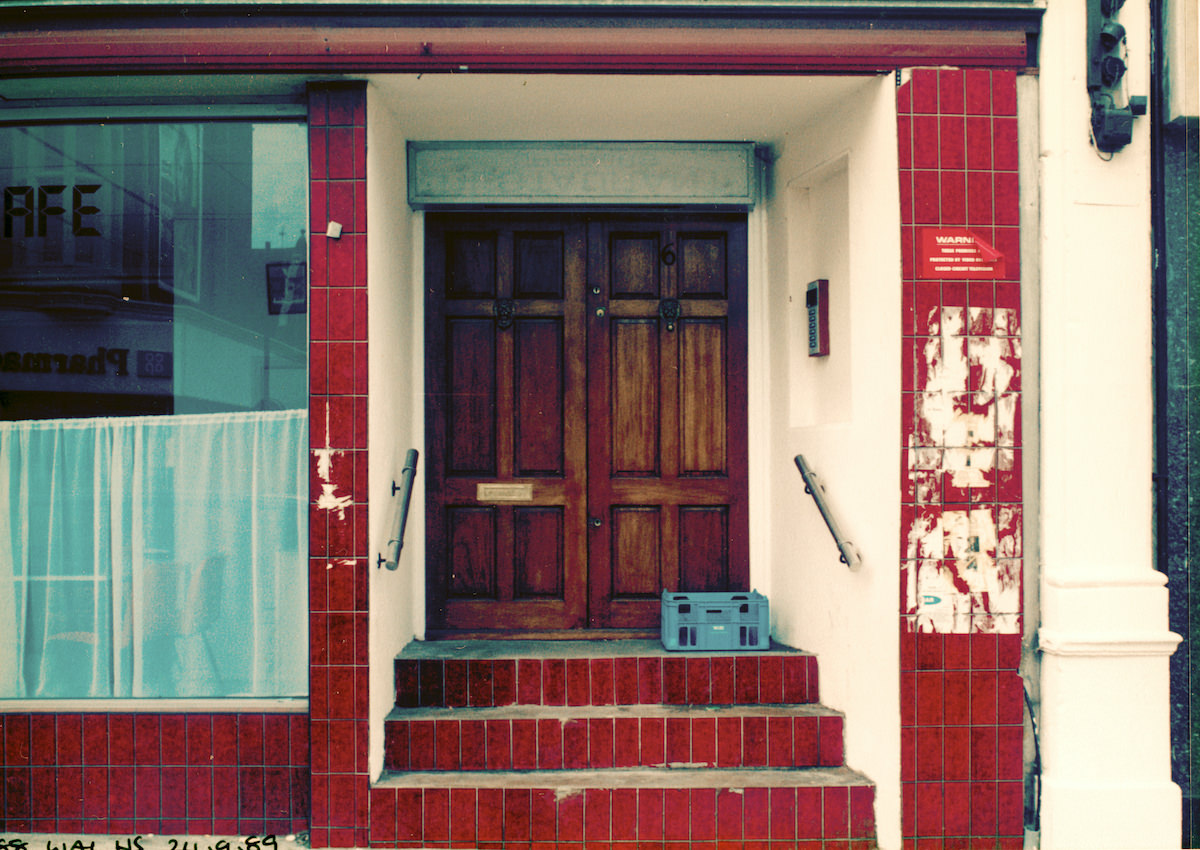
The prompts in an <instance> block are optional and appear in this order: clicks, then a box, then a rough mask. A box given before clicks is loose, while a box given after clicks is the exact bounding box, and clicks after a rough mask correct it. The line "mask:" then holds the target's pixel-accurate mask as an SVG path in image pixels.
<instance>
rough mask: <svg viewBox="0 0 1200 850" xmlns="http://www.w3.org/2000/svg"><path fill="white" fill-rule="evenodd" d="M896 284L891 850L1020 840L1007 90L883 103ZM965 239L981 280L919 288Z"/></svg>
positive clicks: (980, 77) (1012, 199)
mask: <svg viewBox="0 0 1200 850" xmlns="http://www.w3.org/2000/svg"><path fill="white" fill-rule="evenodd" d="M897 107H898V110H897V111H898V119H897V120H898V129H899V144H900V150H899V153H900V197H901V224H902V250H903V268H904V271H903V280H904V284H903V285H904V310H903V314H902V315H903V322H904V332H903V337H904V342H903V344H904V351H903V353H902V354H903V358H904V360H903V363H904V370H903V378H902V381H903V419H902V438H903V445H902V447H901V452H902V455H901V473H902V474H901V540H900V546H901V559H902V560H901V576H900V578H901V580H900V632H901V640H900V645H901V765H902V767H901V781H902V789H903V810H902V821H903V824H902V825H903V834H904V838H905V847H906V848H908V847H925V846H928V847H939V848H940V847H950V846H955V847H957V846H963V847H967V846H970V847H976V848H983V847H1000V848H1005V847H1013V848H1019V847H1021V846H1022V840H1023V838H1022V836H1023V782H1022V779H1023V750H1022V735H1023V727H1022V720H1023V689H1022V688H1023V686H1022V682H1021V677H1020V674H1019V672H1018V669H1019V666H1020V660H1021V630H1022V605H1021V602H1022V599H1021V577H1022V560H1021V559H1022V549H1021V519H1022V488H1021V338H1020V337H1021V310H1020V306H1021V305H1020V256H1019V250H1020V240H1019V227H1018V224H1019V211H1020V207H1019V195H1018V176H1019V175H1018V168H1017V160H1018V157H1017V117H1016V116H1017V109H1016V76H1015V73H1014V72H1011V71H989V70H969V71H963V70H953V69H942V70H932V69H918V70H915V71H913V73H912V77H911V79H910V80H909V81H908V82H906V83H905V84H904V85H903V86H901V87H900V89H899V90H898V102H897ZM964 231H965V232H968V233H969V234H971V236H972V237H973V238H975V239H978V240H982V241H983V242H985V243H987V244H988V245H990V246H992V247H994V248H995V249H996V250H997V251H998V252H999V253H1000V254H1001V255H1002V256H1003V266H1004V268H1003V270H1002V271H1000V270H997V272H996V273H992V274H987V273H982V274H979V273H959V274H955V275H953V276H950V277H947V278H942V279H937V278H929V277H923V276H922V275H923V274H924V270H925V269H926V268H928V264H925V263H923V262H922V251H923V250H926V247H927V244H928V243H927V241H926V240H927V239H928V237H930V236H932V235H936V234H941V235H944V234H946V233H947V232H958V233H962V232H964Z"/></svg>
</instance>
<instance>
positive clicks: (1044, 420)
mask: <svg viewBox="0 0 1200 850" xmlns="http://www.w3.org/2000/svg"><path fill="white" fill-rule="evenodd" d="M1120 21H1121V23H1122V24H1123V25H1124V27H1125V29H1126V34H1127V44H1128V57H1127V61H1128V63H1129V66H1130V67H1129V71H1128V73H1127V74H1126V80H1127V88H1128V91H1129V93H1130V94H1147V93H1148V92H1149V47H1150V35H1149V21H1148V4H1144V3H1142V4H1138V3H1126V4H1125V6H1124V8H1123V9H1122V10H1121V12H1120ZM1085 22H1086V5H1085V2H1084V0H1055V2H1051V3H1048V4H1047V9H1046V15H1045V18H1044V25H1043V32H1042V37H1041V40H1040V43H1041V45H1042V55H1041V75H1040V79H1041V100H1040V103H1041V110H1040V125H1041V134H1042V135H1041V198H1040V200H1041V222H1042V229H1041V244H1040V252H1041V274H1040V279H1041V294H1040V305H1039V306H1040V310H1041V316H1040V320H1041V326H1040V341H1041V362H1040V369H1041V374H1040V381H1041V387H1040V390H1041V429H1040V439H1041V444H1040V447H1039V448H1040V453H1041V460H1040V466H1041V469H1040V472H1041V491H1040V494H1039V497H1040V505H1039V508H1040V510H1039V521H1040V530H1041V541H1040V543H1041V555H1042V564H1041V568H1042V575H1041V606H1042V621H1041V624H1040V628H1039V631H1038V639H1039V644H1040V648H1041V650H1042V666H1041V707H1040V708H1041V716H1040V718H1039V721H1040V727H1041V732H1042V741H1041V743H1042V757H1043V766H1044V783H1043V788H1044V791H1043V797H1042V830H1041V843H1042V847H1044V848H1060V847H1079V848H1104V847H1123V848H1135V847H1155V848H1166V847H1178V846H1179V844H1180V805H1181V803H1180V793H1179V789H1178V787H1177V786H1175V785H1174V784H1172V783H1171V781H1170V762H1169V758H1170V747H1169V711H1168V706H1169V702H1168V696H1169V682H1168V673H1167V663H1168V657H1169V655H1170V653H1171V652H1172V651H1173V650H1174V647H1175V644H1176V641H1177V636H1175V635H1172V634H1171V633H1170V632H1169V631H1168V627H1167V592H1166V588H1165V586H1164V585H1165V576H1163V575H1162V574H1160V573H1158V572H1156V571H1155V570H1154V563H1153V548H1152V547H1153V541H1152V538H1151V533H1152V509H1153V504H1152V489H1151V487H1152V483H1151V472H1152V463H1151V462H1152V430H1151V429H1152V416H1153V397H1152V372H1151V247H1150V175H1149V162H1150V160H1149V146H1148V145H1149V119H1146V118H1142V119H1137V120H1136V121H1135V124H1134V139H1133V143H1132V144H1131V145H1129V146H1128V147H1126V148H1125V149H1124V150H1122V151H1120V152H1118V153H1116V154H1115V155H1113V156H1111V158H1108V155H1100V154H1098V153H1097V152H1096V151H1094V149H1093V148H1092V147H1091V145H1090V143H1089V132H1088V129H1089V102H1088V96H1087V91H1086V87H1085V82H1084V73H1085V61H1086V55H1085V51H1086V44H1085V41H1086V40H1085V38H1084V37H1083V36H1084V32H1085ZM1034 368H1035V365H1034V364H1033V363H1030V362H1026V364H1025V374H1026V382H1029V381H1030V380H1031V379H1032V377H1033V376H1032V372H1033V369H1034ZM1027 433H1028V432H1027Z"/></svg>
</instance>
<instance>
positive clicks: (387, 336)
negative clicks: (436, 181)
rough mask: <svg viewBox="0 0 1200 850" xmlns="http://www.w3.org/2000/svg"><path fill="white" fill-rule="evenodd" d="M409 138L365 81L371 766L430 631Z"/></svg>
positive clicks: (416, 221) (377, 764)
mask: <svg viewBox="0 0 1200 850" xmlns="http://www.w3.org/2000/svg"><path fill="white" fill-rule="evenodd" d="M404 145H405V140H404V135H403V130H402V128H401V126H400V122H399V120H398V119H397V115H396V112H395V111H394V110H393V104H392V103H390V102H389V101H388V99H387V98H381V97H380V96H379V90H378V88H377V87H375V86H368V88H367V176H368V177H367V223H368V232H369V233H370V238H369V240H368V242H367V299H368V300H367V303H368V323H367V333H368V335H369V338H370V345H369V346H368V350H367V351H368V354H367V360H368V364H367V367H368V370H369V371H368V377H369V380H370V402H369V407H368V423H369V426H368V427H369V441H370V448H369V458H370V467H371V468H370V475H369V483H368V487H369V494H368V495H369V498H370V500H371V502H370V506H371V510H370V514H369V520H368V521H369V529H370V540H371V558H372V560H371V564H370V574H371V580H370V586H369V589H368V590H369V593H370V613H369V619H368V629H369V635H370V665H371V667H370V671H371V683H370V732H369V736H370V737H369V770H370V773H371V776H372V777H378V776H379V774H380V773H381V772H382V770H383V719H384V717H386V716H387V713H388V712H389V711H390V710H391V708H392V705H393V704H394V701H395V687H394V683H393V676H392V661H393V659H394V658H395V657H396V653H398V652H399V651H400V650H401V649H402V648H403V647H404V646H405V644H407V643H408V642H409V641H411V640H412V639H413V636H414V635H417V634H421V633H423V632H424V629H425V623H424V620H425V595H424V594H425V585H424V575H425V571H424V564H425V548H424V538H425V535H424V516H425V510H424V505H425V486H424V480H425V479H424V475H423V474H422V472H421V470H423V469H424V456H423V455H424V451H423V450H424V444H423V441H424V402H423V400H422V387H421V380H422V379H421V371H420V369H417V368H413V366H414V363H416V364H419V363H420V362H421V346H422V344H423V343H422V333H421V327H422V324H421V309H422V298H421V287H420V286H419V285H415V284H414V281H417V280H419V279H420V273H421V260H420V251H419V246H420V244H421V236H420V233H421V228H420V216H418V215H417V214H414V213H413V212H412V211H411V210H410V209H409V207H408V204H407V202H406V200H405V198H406V191H407V190H406V187H405V180H406V172H405V169H404ZM410 448H415V449H417V450H418V451H421V452H422V457H421V459H420V461H419V462H418V466H417V468H418V474H417V478H416V481H415V482H414V485H413V491H412V503H411V506H410V509H409V517H408V529H407V534H406V536H405V543H404V549H403V550H402V551H401V553H400V562H399V568H398V569H397V570H396V571H394V572H392V571H389V570H387V569H380V568H378V567H377V566H376V562H375V557H376V556H377V555H378V553H379V552H381V551H383V549H384V547H385V545H386V542H387V540H388V539H389V538H390V537H391V536H392V534H393V533H394V525H395V523H396V516H395V513H394V507H395V506H396V505H397V504H398V502H399V496H396V497H393V496H392V482H393V481H396V482H399V481H400V473H401V470H402V469H403V467H404V459H405V455H406V454H407V452H408V450H409V449H410Z"/></svg>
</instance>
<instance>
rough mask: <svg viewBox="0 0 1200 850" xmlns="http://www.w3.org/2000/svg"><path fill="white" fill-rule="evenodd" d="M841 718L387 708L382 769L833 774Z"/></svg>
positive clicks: (804, 709) (799, 712)
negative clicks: (800, 770) (799, 770)
mask: <svg viewBox="0 0 1200 850" xmlns="http://www.w3.org/2000/svg"><path fill="white" fill-rule="evenodd" d="M842 735H843V719H842V715H841V714H839V713H837V712H834V711H832V710H830V709H828V708H825V707H824V706H813V705H800V706H786V707H784V706H737V707H726V708H669V707H661V706H637V707H627V706H614V707H601V706H596V707H581V708H574V709H572V708H546V707H540V706H539V707H511V708H508V709H503V708H481V709H474V708H465V709H453V708H434V709H397V710H395V711H393V712H392V714H391V715H390V716H389V717H388V719H387V721H386V722H385V726H384V737H385V756H384V766H385V767H386V768H387V769H388V770H397V771H407V770H448V771H458V770H463V771H471V770H559V769H564V768H565V769H582V768H608V767H663V766H668V765H686V766H693V767H729V768H738V767H768V766H770V767H817V766H824V767H837V766H839V765H841V764H842V757H843V749H842V747H843V744H842V741H843V738H842Z"/></svg>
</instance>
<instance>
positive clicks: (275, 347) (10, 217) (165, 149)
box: [0, 122, 307, 419]
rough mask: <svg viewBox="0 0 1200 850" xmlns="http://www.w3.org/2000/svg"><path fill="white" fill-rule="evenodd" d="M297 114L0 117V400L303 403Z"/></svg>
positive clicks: (0, 409) (42, 408) (26, 403)
mask: <svg viewBox="0 0 1200 850" xmlns="http://www.w3.org/2000/svg"><path fill="white" fill-rule="evenodd" d="M305 150H306V145H305V134H304V129H303V126H302V125H299V124H278V123H272V124H265V123H261V124H253V123H242V122H209V123H172V124H109V125H99V124H92V125H84V124H80V125H67V124H64V125H48V126H35V127H0V186H3V192H4V209H3V216H4V221H3V230H2V235H0V418H3V419H44V418H60V417H77V416H93V415H102V416H118V415H132V414H164V413H202V412H213V411H234V410H264V409H280V408H294V407H295V408H298V407H304V406H305V405H306V386H305V384H306V382H305V364H306V355H305V341H306V331H307V327H306V322H307V319H306V307H307V304H306V298H305V296H306V291H307V268H306V256H307V234H306V233H305V230H304V227H303V225H304V222H305V219H306V215H305V207H306V194H305V192H306V183H305V179H304V177H305V174H306V172H307V168H306V165H305V162H304V156H305Z"/></svg>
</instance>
